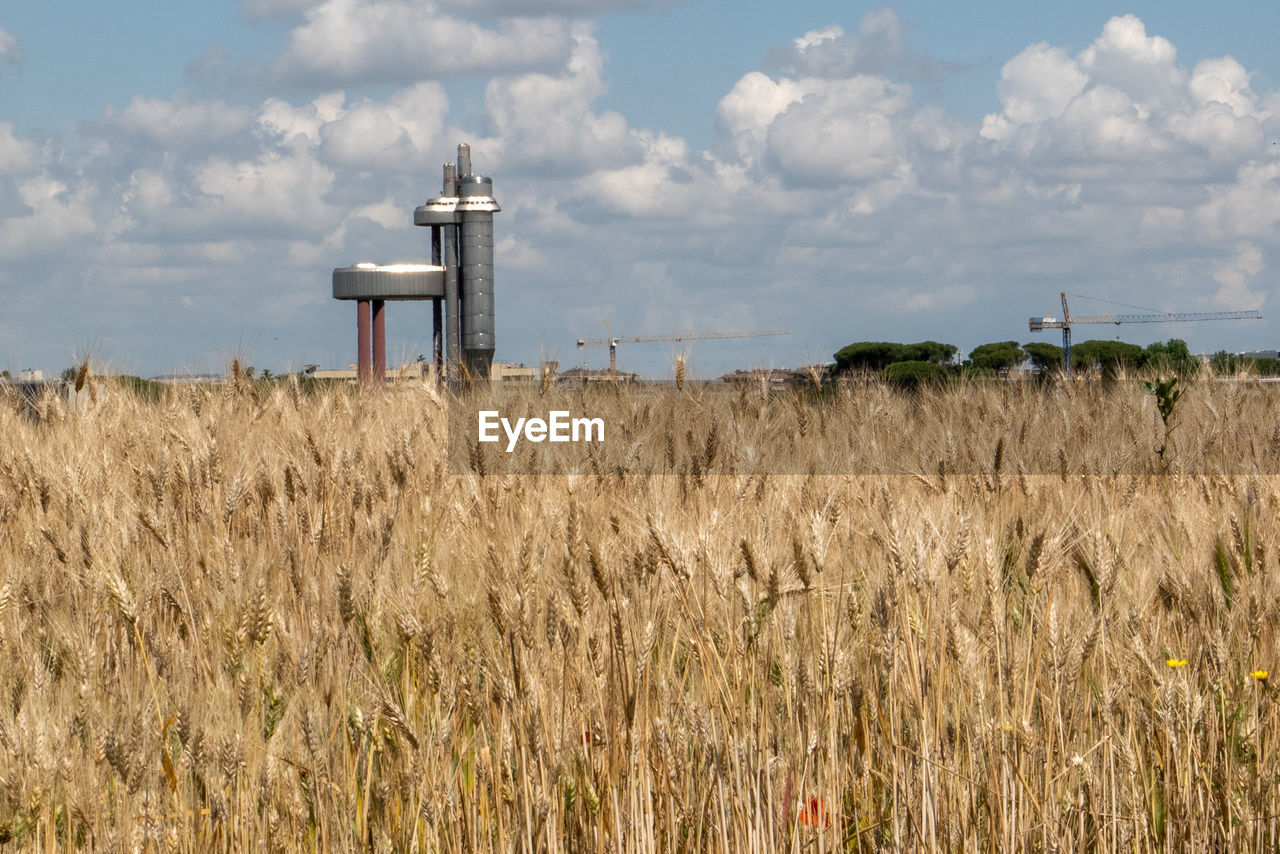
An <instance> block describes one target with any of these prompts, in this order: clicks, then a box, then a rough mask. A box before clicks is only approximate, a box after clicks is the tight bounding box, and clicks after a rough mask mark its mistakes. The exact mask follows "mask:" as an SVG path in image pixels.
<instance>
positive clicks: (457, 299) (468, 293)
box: [413, 143, 502, 378]
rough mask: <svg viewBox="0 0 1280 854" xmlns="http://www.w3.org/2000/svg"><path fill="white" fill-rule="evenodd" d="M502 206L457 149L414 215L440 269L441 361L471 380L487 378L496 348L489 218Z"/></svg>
mask: <svg viewBox="0 0 1280 854" xmlns="http://www.w3.org/2000/svg"><path fill="white" fill-rule="evenodd" d="M500 210H502V208H501V207H500V206H499V205H498V202H497V200H496V199H494V196H493V179H491V178H487V177H485V176H483V175H476V174H473V173H472V171H471V148H470V146H468V145H466V144H465V143H464V144H462V145H459V146H458V162H457V165H456V167H455V165H454V164H452V163H446V164H445V167H444V184H443V189H442V193H441V195H440V196H438V197H436V198H434V199H431V200H430V201H428V202H427V203H426V204H425V205H421V206H420V207H418V208H417V209H416V210H415V211H414V212H413V223H414V225H421V226H426V227H429V228H430V229H431V247H432V262H433V264H438V265H440V266H442V267H443V268H444V303H445V306H444V307H445V312H444V313H445V333H444V341H443V342H442V343H443V344H444V346H445V351H446V355H445V361H446V364H447V365H448V366H449V370H450V373H451V374H453V373H454V368H453V366H454V365H456V364H457V363H459V362H461V363H463V364H465V365H466V369H467V371H468V372H469V373H470V374H471V375H472V376H475V377H478V378H485V377H488V376H489V369H490V367H491V365H492V364H493V353H494V349H495V346H496V344H495V337H494V336H495V329H494V289H493V215H494V214H495V213H497V212H498V211H500Z"/></svg>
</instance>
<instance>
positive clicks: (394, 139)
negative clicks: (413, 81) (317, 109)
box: [317, 82, 449, 172]
mask: <svg viewBox="0 0 1280 854" xmlns="http://www.w3.org/2000/svg"><path fill="white" fill-rule="evenodd" d="M448 111H449V98H448V96H447V95H445V92H444V87H443V86H441V85H440V84H439V83H434V82H429V83H419V84H417V85H415V86H410V87H408V88H406V89H402V90H400V91H398V92H395V93H393V94H392V95H391V96H390V97H389V98H388V99H387V100H386V101H373V100H371V99H368V98H366V99H364V100H362V101H361V102H359V103H357V104H354V105H352V106H349V107H347V108H346V109H345V110H344V111H343V112H342V114H341V115H340V116H337V115H334V116H333V117H332V118H331V119H330V121H328V122H326V123H324V124H322V125H321V127H320V129H319V130H320V136H321V140H322V142H323V145H322V155H323V157H324V159H325V160H326V161H327V162H330V163H339V164H344V165H347V166H352V167H356V168H361V169H378V170H385V171H390V172H403V171H406V170H417V169H421V168H422V167H423V166H425V165H426V164H427V163H428V162H430V161H433V160H434V159H435V157H436V153H437V152H439V151H440V149H441V148H442V147H446V146H447V141H445V140H443V139H442V138H441V132H442V130H443V128H444V118H445V116H446V115H447V114H448ZM317 118H318V116H317Z"/></svg>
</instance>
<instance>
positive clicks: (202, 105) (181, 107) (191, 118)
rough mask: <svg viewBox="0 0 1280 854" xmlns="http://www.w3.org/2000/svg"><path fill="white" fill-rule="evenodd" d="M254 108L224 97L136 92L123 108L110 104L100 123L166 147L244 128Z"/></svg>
mask: <svg viewBox="0 0 1280 854" xmlns="http://www.w3.org/2000/svg"><path fill="white" fill-rule="evenodd" d="M251 120H252V111H251V110H250V109H249V108H247V107H242V106H238V105H235V104H229V103H227V102H226V101H223V100H221V99H217V98H214V99H207V100H197V101H192V100H189V99H188V98H187V97H186V96H185V95H183V94H181V93H179V94H178V95H177V96H175V97H174V98H172V99H169V100H165V99H163V98H148V97H145V96H143V95H134V96H133V98H132V99H131V100H130V101H129V105H128V106H127V107H125V108H124V109H123V110H121V109H117V108H115V107H107V108H106V109H104V110H103V111H102V117H101V119H100V121H101V123H102V124H103V125H104V126H105V127H106V128H109V129H111V130H116V131H120V132H123V133H124V134H127V135H130V136H133V137H138V138H142V139H145V140H147V141H150V142H152V143H155V144H157V145H160V146H162V147H164V148H183V147H188V146H205V145H212V144H215V143H219V142H222V141H223V140H225V139H226V138H227V137H230V136H234V135H236V134H239V133H242V132H244V131H245V130H246V129H247V128H248V127H249V126H250V123H251Z"/></svg>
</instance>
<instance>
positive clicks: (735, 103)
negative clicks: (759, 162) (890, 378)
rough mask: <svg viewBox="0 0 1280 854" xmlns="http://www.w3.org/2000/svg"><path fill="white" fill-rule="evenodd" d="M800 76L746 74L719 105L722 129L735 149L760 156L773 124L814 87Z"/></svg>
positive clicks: (741, 154) (751, 156) (744, 156)
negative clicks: (776, 77)
mask: <svg viewBox="0 0 1280 854" xmlns="http://www.w3.org/2000/svg"><path fill="white" fill-rule="evenodd" d="M811 87H812V82H810V84H809V86H806V85H805V83H803V82H801V81H796V80H790V79H787V78H783V79H781V80H774V79H772V78H771V77H769V76H768V75H767V74H764V73H762V72H760V71H749V72H747V73H746V74H744V75H743V76H742V77H741V79H739V80H738V82H737V83H735V84H734V86H733V88H732V89H731V90H729V93H728V94H727V95H725V96H724V97H723V98H721V99H720V103H719V104H718V105H717V106H716V116H717V118H718V119H719V123H720V129H721V130H722V131H723V132H724V133H725V134H726V135H727V136H728V137H729V139H730V140H731V145H732V147H733V150H734V152H735V153H736V154H737V156H738V157H740V158H742V159H744V160H756V159H758V158H759V157H760V155H762V154H763V153H764V150H765V145H766V144H767V142H768V135H769V126H770V125H771V124H773V120H774V119H776V118H777V117H778V116H779V114H781V113H782V111H783V110H785V109H786V108H787V107H789V106H791V105H792V104H794V103H796V102H798V101H799V100H800V99H801V98H803V97H804V96H805V95H806V94H809V93H810V92H811V91H813V89H812V88H811Z"/></svg>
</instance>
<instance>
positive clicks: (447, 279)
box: [433, 163, 462, 378]
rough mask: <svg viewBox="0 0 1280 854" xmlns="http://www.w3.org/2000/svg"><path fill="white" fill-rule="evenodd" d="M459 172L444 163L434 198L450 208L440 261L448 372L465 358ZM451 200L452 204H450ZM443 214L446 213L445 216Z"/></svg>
mask: <svg viewBox="0 0 1280 854" xmlns="http://www.w3.org/2000/svg"><path fill="white" fill-rule="evenodd" d="M457 196H458V176H457V173H456V172H455V171H454V165H453V164H452V163H446V164H445V165H444V192H443V193H442V194H441V196H440V198H439V199H435V200H433V201H435V202H436V203H437V207H439V208H442V209H446V208H447V209H448V218H449V223H448V224H445V225H443V226H442V227H441V232H442V234H441V241H440V242H441V254H442V256H443V257H442V260H441V264H443V265H444V305H445V308H444V314H445V317H444V322H445V360H446V364H448V365H449V369H448V370H449V376H450V377H451V378H452V377H453V376H454V375H455V374H456V371H457V368H456V365H457V364H458V362H460V361H462V352H461V350H460V349H459V341H458V229H457V228H456V227H455V225H454V223H456V220H455V219H454V217H455V216H456V213H455V209H456V207H457V204H458V201H457ZM451 203H452V204H451ZM442 218H443V217H442Z"/></svg>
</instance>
